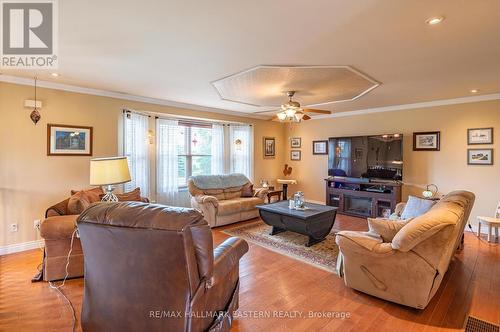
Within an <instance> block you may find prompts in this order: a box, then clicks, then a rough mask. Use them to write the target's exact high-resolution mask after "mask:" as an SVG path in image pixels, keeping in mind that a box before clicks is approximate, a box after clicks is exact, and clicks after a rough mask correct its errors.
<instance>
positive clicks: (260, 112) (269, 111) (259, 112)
mask: <svg viewBox="0 0 500 332" xmlns="http://www.w3.org/2000/svg"><path fill="white" fill-rule="evenodd" d="M271 112H278V110H268V111H258V112H252V114H262V113H271Z"/></svg>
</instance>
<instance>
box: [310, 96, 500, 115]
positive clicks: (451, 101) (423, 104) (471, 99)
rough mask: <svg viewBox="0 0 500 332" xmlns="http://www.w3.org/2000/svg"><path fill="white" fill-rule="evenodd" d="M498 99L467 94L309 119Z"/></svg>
mask: <svg viewBox="0 0 500 332" xmlns="http://www.w3.org/2000/svg"><path fill="white" fill-rule="evenodd" d="M499 99H500V93H493V94H488V95H479V96H467V97H460V98H453V99H440V100H433V101H426V102H420V103H413V104H401V105H391V106H382V107H374V108H366V109H361V110H356V111H346V112H339V113H333V114H328V115H318V116H315V117H312V118H311V120H321V119H328V118H340V117H345V116H356V115H363V114H371V113H382V112H395V111H404V110H412V109H419V108H429V107H436V106H446V105H456V104H467V103H476V102H481V101H489V100H499Z"/></svg>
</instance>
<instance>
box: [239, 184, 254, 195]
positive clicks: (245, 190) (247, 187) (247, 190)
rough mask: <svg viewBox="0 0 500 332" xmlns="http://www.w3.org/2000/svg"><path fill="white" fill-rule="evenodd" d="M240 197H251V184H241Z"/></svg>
mask: <svg viewBox="0 0 500 332" xmlns="http://www.w3.org/2000/svg"><path fill="white" fill-rule="evenodd" d="M241 197H253V184H251V185H245V186H243V188H242V189H241Z"/></svg>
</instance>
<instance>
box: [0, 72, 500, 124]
mask: <svg viewBox="0 0 500 332" xmlns="http://www.w3.org/2000/svg"><path fill="white" fill-rule="evenodd" d="M0 82H5V83H12V84H20V85H29V86H33V79H31V78H25V77H18V76H11V75H0ZM37 85H38V86H39V87H42V88H47V89H54V90H62V91H68V92H76V93H82V94H88V95H94V96H101V97H109V98H115V99H121V100H129V101H135V102H141V103H147V104H153V105H161V106H170V107H176V108H183V109H188V110H194V111H201V112H212V113H218V114H224V115H233V116H237V117H242V118H253V119H259V120H266V119H269V117H268V116H265V115H258V114H255V113H244V112H236V111H229V110H223V109H219V108H211V107H206V106H200V105H194V104H188V103H182V102H176V101H170V100H164V99H158V98H150V97H142V96H135V95H130V94H126V93H120V92H112V91H106V90H100V89H92V88H84V87H79V86H76V85H70V84H63V83H55V82H49V81H43V80H40V81H37ZM499 99H500V93H493V94H487V95H477V96H467V97H459V98H452V99H440V100H434V101H427V102H419V103H412V104H400V105H391V106H382V107H374V108H366V109H361V110H355V111H346V112H338V113H333V114H328V115H318V116H315V117H313V118H311V121H312V120H321V119H327V118H339V117H345V116H356V115H363V114H371V113H382V112H394V111H403V110H412V109H419V108H428V107H436V106H446V105H456V104H466V103H475V102H481V101H489V100H499Z"/></svg>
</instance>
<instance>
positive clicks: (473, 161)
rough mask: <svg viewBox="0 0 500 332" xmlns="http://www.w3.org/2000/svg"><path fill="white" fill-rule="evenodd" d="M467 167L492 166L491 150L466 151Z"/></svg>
mask: <svg viewBox="0 0 500 332" xmlns="http://www.w3.org/2000/svg"><path fill="white" fill-rule="evenodd" d="M467 165H493V149H467Z"/></svg>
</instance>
